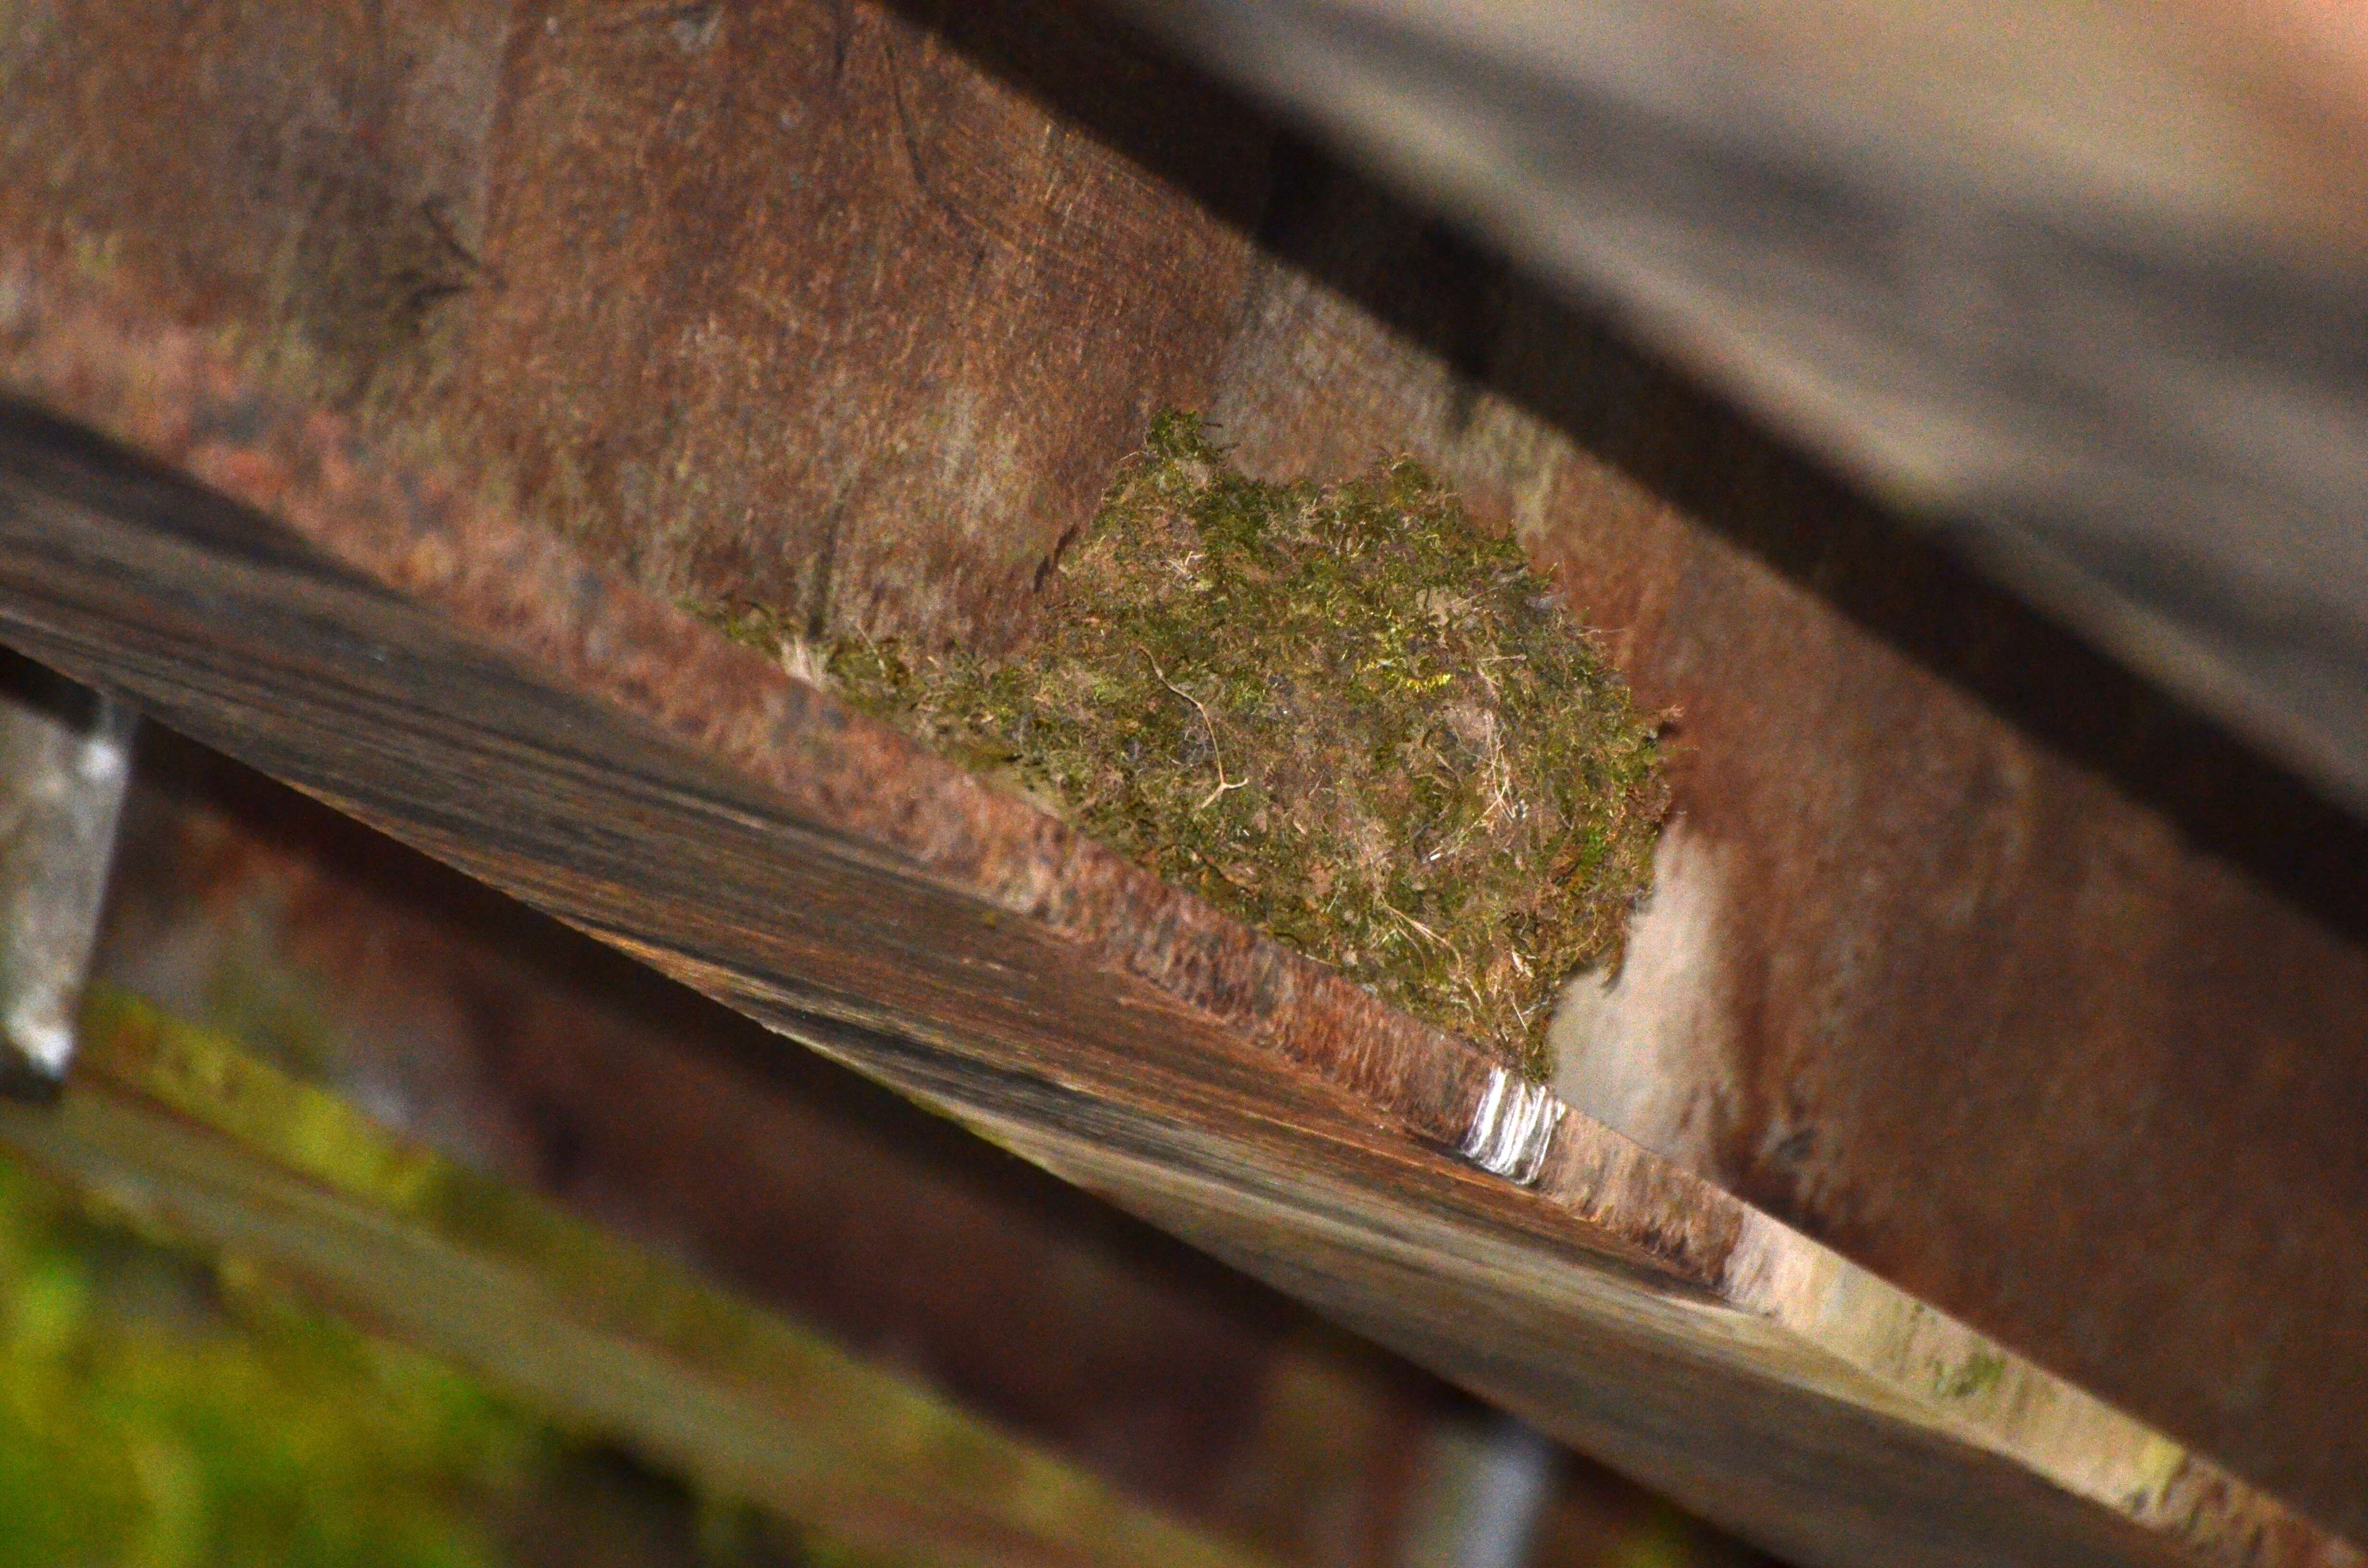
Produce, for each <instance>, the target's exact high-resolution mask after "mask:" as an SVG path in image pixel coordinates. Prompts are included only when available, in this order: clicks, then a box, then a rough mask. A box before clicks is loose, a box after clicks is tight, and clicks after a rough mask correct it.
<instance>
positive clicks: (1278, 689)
mask: <svg viewBox="0 0 2368 1568" xmlns="http://www.w3.org/2000/svg"><path fill="white" fill-rule="evenodd" d="M693 608H700V610H701V612H702V613H704V614H705V615H706V616H707V617H708V618H709V619H711V620H712V621H713V622H714V623H715V624H717V625H719V626H721V627H722V628H723V630H724V631H727V632H729V633H731V634H732V635H734V636H735V637H737V638H739V639H740V640H742V641H744V642H749V643H751V644H752V645H754V646H757V647H759V648H761V649H763V650H765V651H767V652H768V653H777V654H778V655H779V656H780V657H781V658H782V659H783V661H784V663H785V664H787V665H790V666H791V668H792V670H793V671H794V672H795V673H800V674H804V675H807V676H810V677H813V678H818V679H819V680H821V681H822V682H824V683H825V684H827V685H830V686H832V687H835V688H836V689H837V691H838V692H839V693H840V694H841V695H842V696H844V697H845V698H846V699H848V701H850V702H852V703H853V704H855V705H856V706H857V707H860V708H862V709H864V710H868V711H871V712H873V713H875V714H878V715H881V716H882V717H885V718H888V719H890V720H892V721H894V722H898V723H900V724H903V725H904V726H905V727H906V728H907V729H909V730H910V731H912V732H913V733H915V734H916V735H917V736H918V737H919V738H921V739H922V740H924V741H925V742H927V743H928V744H931V745H933V746H936V747H937V748H939V750H941V751H944V752H946V753H947V754H948V755H950V756H952V757H954V758H955V759H956V760H959V761H962V762H964V763H966V764H968V765H969V766H971V767H973V768H976V769H979V770H981V771H984V772H985V773H988V774H990V775H992V776H995V777H997V778H1001V779H1003V780H1004V781H1006V782H1008V783H1009V784H1011V785H1014V786H1016V787H1017V788H1019V789H1020V790H1023V791H1025V792H1026V793H1028V794H1029V795H1030V796H1031V797H1033V798H1035V799H1036V800H1037V801H1039V802H1040V803H1042V804H1043V805H1044V806H1046V807H1047V808H1048V809H1050V810H1052V811H1053V812H1056V813H1057V814H1059V815H1062V816H1064V817H1065V818H1066V819H1068V820H1069V821H1070V822H1072V823H1074V824H1076V825H1077V826H1078V827H1080V828H1082V829H1083V830H1085V831H1086V832H1087V833H1089V834H1092V835H1094V836H1096V837H1098V838H1099V839H1101V840H1102V841H1103V842H1105V843H1107V844H1109V845H1110V846H1112V847H1114V848H1117V849H1120V850H1121V851H1123V852H1124V853H1126V854H1127V855H1129V856H1131V857H1133V858H1134V859H1136V860H1137V861H1139V862H1140V863H1142V864H1143V865H1144V866H1145V867H1147V868H1149V869H1151V870H1153V871H1155V872H1156V873H1157V874H1159V875H1160V876H1161V877H1163V878H1165V879H1167V881H1171V882H1174V883H1176V884H1178V886H1181V887H1184V888H1188V889H1190V891H1192V892H1196V893H1198V894H1200V895H1201V897H1203V898H1205V899H1207V900H1208V901H1209V902H1210V903H1213V904H1215V905H1217V906H1218V907H1219V908H1222V909H1224V910H1225V911H1226V912H1227V913H1229V914H1231V915H1235V916H1236V917H1237V918H1239V919H1242V920H1244V921H1246V922H1247V923H1249V924H1251V925H1253V926H1258V927H1259V928H1260V929H1262V930H1264V931H1266V932H1267V933H1269V935H1271V936H1273V937H1276V938H1277V939H1279V940H1281V941H1282V942H1284V943H1286V944H1288V945H1289V946H1291V947H1292V948H1295V949H1298V950H1299V951H1301V952H1303V953H1305V954H1307V955H1308V956H1310V957H1312V958H1315V959H1319V960H1323V961H1325V962H1326V963H1329V964H1331V965H1333V966H1335V967H1336V968H1338V969H1339V970H1340V971H1342V972H1344V973H1345V974H1347V975H1348V976H1349V978H1351V979H1353V980H1355V981H1357V982H1358V983H1360V984H1363V985H1365V986H1367V987H1369V988H1370V989H1372V991H1374V992H1375V993H1377V994H1380V995H1381V996H1383V998H1384V999H1386V1000H1388V1001H1389V1002H1391V1003H1393V1004H1394V1005H1395V1006H1400V1007H1403V1008H1405V1009H1406V1011H1408V1012H1410V1013H1412V1014H1414V1015H1415V1016H1416V1017H1421V1018H1424V1019H1426V1020H1428V1021H1429V1022H1431V1023H1434V1024H1437V1025H1440V1027H1442V1028H1450V1029H1453V1030H1455V1031H1458V1032H1460V1033H1463V1034H1464V1035H1467V1036H1469V1037H1471V1038H1472V1039H1474V1040H1476V1041H1478V1042H1480V1043H1482V1044H1484V1045H1486V1046H1488V1047H1490V1048H1492V1049H1494V1050H1495V1051H1497V1052H1498V1053H1500V1054H1501V1055H1503V1056H1504V1057H1506V1058H1507V1059H1508V1060H1510V1061H1513V1062H1518V1063H1519V1064H1520V1066H1521V1067H1522V1068H1523V1069H1524V1070H1525V1071H1526V1072H1528V1073H1529V1074H1531V1076H1533V1077H1543V1076H1545V1075H1547V1073H1548V1072H1549V1070H1550V1067H1551V1063H1550V1062H1548V1061H1547V1059H1546V1054H1545V1052H1546V1047H1545V1043H1544V1040H1545V1023H1546V1019H1547V1015H1548V1014H1549V1012H1550V1011H1551V1009H1552V1006H1553V1002H1554V997H1555V994H1556V993H1557V991H1558V988H1559V986H1560V984H1561V983H1562V982H1563V981H1564V980H1565V978H1566V977H1567V976H1568V975H1569V974H1570V973H1571V971H1573V970H1575V969H1577V968H1579V967H1581V966H1583V965H1587V964H1589V963H1594V962H1600V961H1603V960H1608V959H1610V958H1611V957H1613V956H1615V955H1616V952H1617V949H1618V945H1619V942H1620V939H1621V936H1622V930H1623V926H1624V920H1625V915H1626V912H1627V910H1628V908H1629V907H1630V905H1631V904H1632V903H1634V900H1635V899H1636V897H1637V896H1638V895H1639V894H1640V893H1641V892H1643V891H1644V889H1645V882H1646V878H1647V875H1648V871H1649V865H1650V858H1651V846H1652V837H1653V834H1654V830H1655V826H1656V822H1657V820H1658V818H1659V815H1660V812H1661V809H1662V802H1663V796H1662V786H1661V782H1660V778H1659V775H1658V772H1657V767H1656V764H1657V757H1656V745H1655V742H1654V737H1653V729H1652V725H1651V724H1650V723H1649V722H1648V721H1647V720H1646V719H1645V717H1644V716H1642V715H1640V714H1639V713H1638V712H1637V711H1636V710H1635V707H1634V703H1633V701H1632V699H1631V698H1630V696H1629V693H1628V690H1627V688H1626V687H1625V686H1624V685H1623V684H1622V682H1621V681H1620V680H1619V679H1618V677H1617V676H1614V675H1612V674H1611V672H1610V671H1609V670H1608V669H1607V667H1606V666H1605V665H1604V663H1603V661H1602V660H1601V659H1600V657H1599V656H1598V655H1597V653H1596V651H1595V650H1594V649H1593V647H1592V646H1591V645H1590V644H1589V643H1588V641H1587V639H1586V638H1585V637H1584V636H1583V635H1582V634H1581V633H1580V632H1579V631H1578V630H1577V628H1576V627H1575V626H1573V625H1572V624H1571V622H1570V621H1569V620H1568V619H1566V618H1565V616H1564V614H1563V613H1562V611H1561V610H1560V609H1559V608H1557V607H1556V605H1555V603H1554V595H1553V589H1552V585H1551V584H1549V583H1548V582H1546V581H1545V580H1544V579H1543V578H1542V577H1540V576H1539V575H1537V574H1535V573H1534V572H1532V571H1531V569H1530V567H1529V565H1528V563H1527V562H1526V561H1525V560H1524V558H1523V556H1522V554H1521V551H1520V548H1519V547H1518V546H1517V545H1516V544H1514V543H1513V542H1512V541H1510V540H1502V539H1492V538H1489V537H1487V536H1486V535H1485V534H1483V533H1482V532H1480V531H1479V530H1478V529H1476V528H1474V526H1473V525H1472V523H1471V522H1470V520H1469V519H1468V518H1467V517H1466V516H1465V514H1464V511H1463V507H1462V506H1461V505H1460V504H1459V503H1458V502H1457V500H1456V499H1455V497H1454V496H1453V494H1451V493H1450V492H1449V491H1448V490H1446V489H1445V488H1444V487H1442V486H1441V485H1440V484H1439V483H1437V482H1436V481H1435V480H1433V479H1432V478H1431V477H1430V476H1429V475H1428V474H1427V473H1425V472H1423V470H1422V469H1421V468H1420V467H1419V466H1417V464H1415V463H1414V462H1412V461H1411V460H1405V459H1400V460H1395V461H1391V462H1386V463H1383V464H1382V465H1380V466H1379V467H1377V468H1376V469H1374V470H1373V471H1372V472H1369V473H1367V474H1364V475H1362V476H1360V477H1358V478H1355V479H1351V480H1349V481H1347V482H1345V483H1338V484H1334V485H1330V486H1326V487H1321V488H1319V487H1316V486H1314V485H1310V484H1273V483H1261V482H1258V481H1256V480H1252V479H1248V478H1246V477H1244V476H1242V475H1241V474H1238V473H1235V472H1231V471H1229V470H1228V469H1227V468H1226V466H1225V464H1224V457H1223V453H1222V452H1221V451H1220V450H1219V449H1218V448H1217V447H1216V446H1215V445H1214V444H1213V443H1212V440H1211V439H1210V437H1209V434H1208V431H1207V429H1206V427H1205V426H1203V425H1202V424H1201V422H1200V421H1199V420H1198V419H1196V418H1194V417H1193V416H1191V415H1178V414H1167V415H1161V416H1160V417H1159V418H1158V419H1157V420H1156V421H1155V422H1154V424H1153V426H1152V429H1151V435H1150V439H1149V442H1148V444H1147V445H1146V447H1145V449H1144V450H1143V451H1142V452H1141V453H1139V454H1137V455H1136V456H1135V457H1134V458H1133V459H1131V460H1129V461H1128V462H1127V463H1126V465H1125V466H1124V467H1123V468H1122V469H1121V472H1120V473H1119V476H1118V479H1117V482H1116V483H1115V484H1114V485H1113V486H1112V488H1111V489H1110V493H1109V494H1108V496H1107V497H1106V498H1105V500H1104V502H1103V505H1102V507H1101V510H1100V513H1099V516H1098V517H1097V518H1096V520H1095V523H1094V526H1093V527H1092V528H1091V529H1089V530H1088V531H1087V533H1086V534H1085V536H1084V537H1083V538H1081V539H1080V540H1077V541H1076V543H1075V545H1074V547H1073V548H1071V549H1069V550H1068V551H1065V552H1064V555H1063V556H1062V558H1061V560H1060V562H1059V565H1058V570H1057V571H1056V572H1055V573H1054V574H1053V582H1052V584H1051V585H1050V592H1049V594H1048V595H1047V598H1046V602H1045V605H1044V608H1043V617H1042V623H1041V625H1040V627H1039V629H1038V631H1037V633H1036V635H1035V637H1034V638H1033V640H1032V642H1030V644H1029V645H1028V646H1027V647H1025V648H1023V649H1022V650H1020V651H1019V653H1017V654H1015V655H1014V656H1012V657H1009V658H1006V659H994V658H986V657H982V656H979V655H976V654H973V653H966V652H963V651H961V650H929V649H923V648H919V647H916V646H915V645H912V644H910V643H904V642H875V641H871V640H870V639H867V638H863V637H860V636H843V637H839V638H837V639H835V640H827V641H823V642H809V641H807V640H806V639H805V638H804V637H803V636H802V635H800V632H801V631H802V630H803V629H801V628H798V627H795V626H793V625H792V624H791V622H790V621H789V620H788V619H787V618H785V617H784V616H782V615H780V614H778V613H776V612H774V611H771V610H768V608H764V607H761V606H722V607H693Z"/></svg>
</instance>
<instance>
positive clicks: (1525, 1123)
mask: <svg viewBox="0 0 2368 1568" xmlns="http://www.w3.org/2000/svg"><path fill="white" fill-rule="evenodd" d="M1567 1109H1568V1107H1566V1106H1565V1105H1564V1104H1563V1103H1562V1101H1560V1100H1558V1099H1556V1098H1554V1094H1553V1092H1552V1091H1551V1090H1549V1089H1547V1088H1546V1087H1545V1086H1544V1085H1542V1084H1531V1083H1527V1082H1524V1081H1523V1080H1521V1079H1520V1078H1516V1077H1515V1076H1513V1074H1510V1073H1508V1072H1507V1071H1506V1070H1505V1069H1504V1068H1502V1067H1491V1068H1490V1069H1488V1087H1487V1088H1486V1090H1485V1091H1483V1092H1482V1094H1481V1096H1480V1108H1479V1109H1477V1110H1475V1111H1474V1112H1473V1113H1472V1130H1471V1131H1468V1132H1466V1133H1465V1134H1464V1135H1463V1151H1462V1153H1463V1157H1464V1158H1465V1159H1467V1160H1469V1161H1471V1162H1472V1163H1473V1164H1474V1165H1478V1166H1479V1167H1480V1168H1481V1169H1482V1170H1484V1171H1493V1172H1495V1173H1496V1174H1497V1175H1498V1176H1504V1177H1505V1178H1507V1179H1508V1180H1509V1181H1511V1182H1513V1183H1514V1184H1516V1185H1517V1186H1520V1187H1527V1186H1529V1185H1530V1184H1531V1182H1533V1181H1535V1180H1537V1179H1538V1172H1539V1171H1540V1170H1541V1169H1542V1168H1543V1166H1544V1165H1545V1160H1546V1150H1547V1149H1548V1148H1549V1147H1551V1146H1552V1145H1553V1143H1554V1129H1555V1128H1557V1127H1560V1126H1561V1125H1562V1119H1563V1116H1564V1113H1565V1111H1566V1110H1567Z"/></svg>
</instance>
